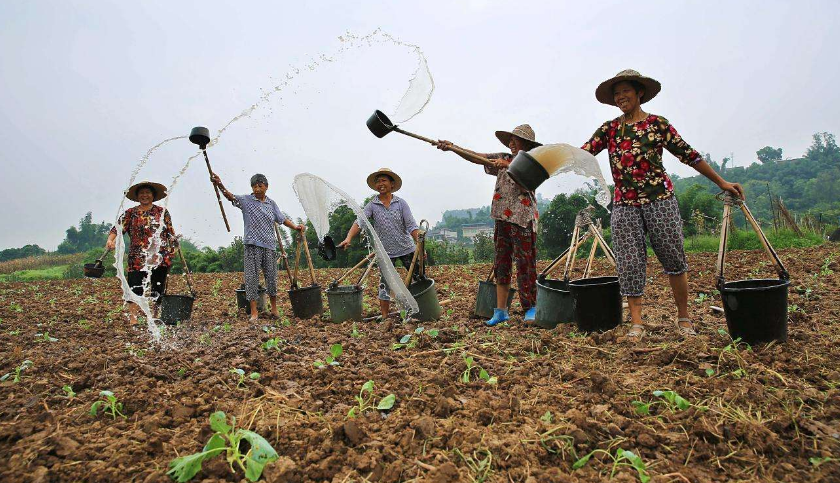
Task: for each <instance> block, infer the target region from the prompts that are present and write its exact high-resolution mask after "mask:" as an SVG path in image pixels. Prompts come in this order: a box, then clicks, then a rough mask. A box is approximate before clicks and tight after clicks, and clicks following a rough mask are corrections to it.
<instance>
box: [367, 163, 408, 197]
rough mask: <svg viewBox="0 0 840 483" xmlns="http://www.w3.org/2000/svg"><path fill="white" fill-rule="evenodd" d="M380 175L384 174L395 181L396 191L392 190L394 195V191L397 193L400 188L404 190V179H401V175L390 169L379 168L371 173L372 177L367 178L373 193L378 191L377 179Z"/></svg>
mask: <svg viewBox="0 0 840 483" xmlns="http://www.w3.org/2000/svg"><path fill="white" fill-rule="evenodd" d="M380 174H384V175H386V176H389V177H390V178H391V179H392V180H394V189H392V190H391V192H392V193H393V192H394V191H397V190H399V189H400V188H402V178H400V175H398V174H397V173H395V172H393V171H391V170H390V169H388V168H379V169H378V170H376V171H374V172H373V173H370V175H368V177H367V185H368V186H370V189H372V190H373V191H377V190H376V177H377V176H379V175H380Z"/></svg>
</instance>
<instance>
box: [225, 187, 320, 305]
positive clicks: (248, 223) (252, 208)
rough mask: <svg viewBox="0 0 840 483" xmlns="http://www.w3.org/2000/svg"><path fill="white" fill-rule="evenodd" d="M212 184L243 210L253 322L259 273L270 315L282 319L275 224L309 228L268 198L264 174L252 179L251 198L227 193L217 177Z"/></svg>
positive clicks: (246, 294)
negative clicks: (278, 301)
mask: <svg viewBox="0 0 840 483" xmlns="http://www.w3.org/2000/svg"><path fill="white" fill-rule="evenodd" d="M210 179H211V181H213V183H214V184H216V186H218V187H219V189H220V190H222V194H224V195H225V198H227V199H228V201H230V202H231V203H233V206H235V207H237V208H239V209H240V210H242V220H243V221H244V223H245V236H244V237H243V238H242V242H243V243H244V244H245V298H246V299H247V300H248V303H249V305H250V306H251V318H250V319H249V321H250V322H254V321H256V320H257V319H258V318H259V312H257V299H258V298H259V287H260V270H262V272H263V277H265V289H266V292H267V293H268V296H269V298H270V299H271V314H272V315H273V316H275V317H279V315H280V313H279V311H278V310H277V255H276V254H275V251H274V250H275V248H276V247H277V236H276V235H275V233H274V224H275V223H280V224H283V225H285V226H288V227H289V228H291V229H292V230H297V231H299V232H301V233H303V231H304V230H305V228H306V227H304V226H303V225H298V224H296V223H295V222H293V221H292V220H291V219H290V218H286V216H285V215H284V214H283V212H281V211H280V208H279V207H278V206H277V203H275V202H274V200H272V199H271V198H269V197H268V196H266V195H265V192H266V191H268V178H266V177H265V175H262V174H255V175H254V176H251V191H252V193H251V194H249V195H234V194H233V193H231V192H230V191H228V190H227V189H226V188H225V187H224V185H222V180H221V179H220V178H219V176H218V175H215V174H214V175H212V176H211V178H210Z"/></svg>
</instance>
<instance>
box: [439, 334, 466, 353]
mask: <svg viewBox="0 0 840 483" xmlns="http://www.w3.org/2000/svg"><path fill="white" fill-rule="evenodd" d="M456 330H457V329H456ZM466 346H467V344H466V343H464V342H453V343H452V344H450V345H449V347H444V349H443V352H444V353H445V354H446V355H449V354H452V353H453V352H455V351H459V350H461V349H463V348H464V347H466Z"/></svg>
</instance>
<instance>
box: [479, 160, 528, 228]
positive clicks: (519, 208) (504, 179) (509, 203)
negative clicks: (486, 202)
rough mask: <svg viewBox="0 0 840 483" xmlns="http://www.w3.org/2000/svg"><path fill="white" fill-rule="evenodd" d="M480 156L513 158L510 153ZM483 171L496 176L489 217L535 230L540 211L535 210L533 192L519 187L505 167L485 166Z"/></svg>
mask: <svg viewBox="0 0 840 483" xmlns="http://www.w3.org/2000/svg"><path fill="white" fill-rule="evenodd" d="M481 156H483V157H485V158H487V159H504V160H506V161H508V162H510V161H512V160H513V156H512V155H511V154H510V153H493V154H482V155H481ZM484 172H485V173H487V174H489V175H493V176H495V177H496V188H495V189H494V190H493V202H492V203H491V205H490V217H491V218H493V219H494V220H499V221H506V222H508V223H513V224H514V225H519V226H521V227H522V228H531V229H532V230H534V231H537V222H538V220H539V218H540V213H539V211H537V198H536V196H534V192H533V191H525V190H524V189H522V188H520V187H519V185H518V184H516V181H514V180H513V178H511V177H510V175H508V172H507V168H496V167H493V166H485V167H484Z"/></svg>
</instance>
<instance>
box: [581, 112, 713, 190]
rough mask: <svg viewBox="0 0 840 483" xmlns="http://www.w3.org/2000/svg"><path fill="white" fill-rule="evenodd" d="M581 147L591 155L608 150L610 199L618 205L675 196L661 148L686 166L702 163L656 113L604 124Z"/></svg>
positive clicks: (695, 153) (618, 119)
mask: <svg viewBox="0 0 840 483" xmlns="http://www.w3.org/2000/svg"><path fill="white" fill-rule="evenodd" d="M582 148H583V150H585V151H589V152H590V153H592V155H597V154H598V153H600V152H601V151H603V150H604V148H606V149H607V150H608V152H609V155H610V167H611V168H612V177H613V182H615V192H614V198H613V200H614V203H616V204H621V205H642V204H645V203H650V202H652V201H656V200H664V199H666V198H670V197H671V196H673V195H674V186H673V184H671V178H669V177H668V174H667V173H666V172H665V167H664V166H663V165H662V148H665V149H667V150H668V151H669V152H670V153H671V154H673V155H674V156H676V158H677V159H679V160H680V162H682V163H684V164H687V165H689V166H694V165H695V164H697V163H699V162H700V161H701V160H702V157H701V156H700V153H698V152H697V151H695V150H694V149H693V148H692V147H691V146H689V145H688V143H687V142H685V141H684V140H683V138H682V137H681V136H680V135H679V133H677V130H676V129H674V126H672V125H671V123H670V122H668V120H667V119H665V118H664V117H662V116H657V115H655V114H649V115H648V117H646V118H645V119H642V120H641V121H638V122H635V123H632V124H624V125H622V122H621V118H620V117H619V118H616V119H613V120H612V121H607V122H605V123H604V125H602V126H601V127H599V128H598V130H597V131H595V134H593V135H592V139H590V140H589V141H588V142H587V143H586V144H584V145H583V146H582Z"/></svg>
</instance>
